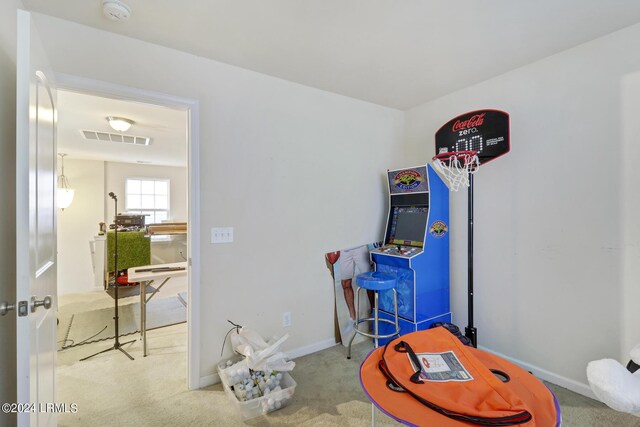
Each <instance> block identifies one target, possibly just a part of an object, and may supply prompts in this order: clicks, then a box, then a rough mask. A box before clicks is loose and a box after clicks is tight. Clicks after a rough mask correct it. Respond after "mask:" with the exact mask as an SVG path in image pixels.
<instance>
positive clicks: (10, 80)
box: [0, 0, 22, 425]
mask: <svg viewBox="0 0 640 427" xmlns="http://www.w3.org/2000/svg"><path fill="white" fill-rule="evenodd" d="M21 6H22V4H21V2H19V1H16V0H8V1H2V2H0V93H1V94H2V96H1V97H0V192H1V194H2V203H0V253H2V256H1V257H0V277H1V278H2V280H0V301H9V302H15V294H16V293H15V283H16V257H15V251H16V232H15V229H16V227H15V225H16V215H15V211H16V202H15V200H16V199H15V188H16V178H15V177H16V95H15V94H16V8H17V7H21ZM15 330H16V322H15V311H12V312H10V313H9V314H7V315H6V316H3V317H0V342H2V345H1V346H0V366H2V369H0V402H15V401H16V378H15V377H16V375H15V372H16V371H15V366H16V358H15V342H16V333H15ZM14 423H15V416H14V415H12V414H4V413H0V425H12V424H14Z"/></svg>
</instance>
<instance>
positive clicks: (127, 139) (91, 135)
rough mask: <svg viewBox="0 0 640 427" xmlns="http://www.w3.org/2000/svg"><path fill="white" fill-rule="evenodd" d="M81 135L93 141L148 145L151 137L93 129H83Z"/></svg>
mask: <svg viewBox="0 0 640 427" xmlns="http://www.w3.org/2000/svg"><path fill="white" fill-rule="evenodd" d="M80 132H82V136H84V139H91V140H94V141H110V142H121V143H123V144H131V145H149V144H151V138H147V137H146V136H135V135H124V134H121V133H109V132H98V131H95V130H86V129H83V130H81V131H80Z"/></svg>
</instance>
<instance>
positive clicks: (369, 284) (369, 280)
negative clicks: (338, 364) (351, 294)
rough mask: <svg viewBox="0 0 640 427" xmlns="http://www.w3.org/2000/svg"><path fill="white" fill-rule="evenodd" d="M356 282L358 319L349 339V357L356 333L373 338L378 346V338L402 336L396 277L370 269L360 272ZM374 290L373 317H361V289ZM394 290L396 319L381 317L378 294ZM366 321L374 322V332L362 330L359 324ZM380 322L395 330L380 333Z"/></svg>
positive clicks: (348, 356) (394, 313)
mask: <svg viewBox="0 0 640 427" xmlns="http://www.w3.org/2000/svg"><path fill="white" fill-rule="evenodd" d="M356 284H357V285H358V290H357V291H356V320H355V321H354V323H353V329H354V331H353V336H352V337H351V339H350V340H349V350H348V353H347V359H351V343H353V339H354V338H355V337H356V334H360V335H364V336H365V337H369V338H373V340H374V346H375V347H376V348H377V347H378V339H380V338H391V337H393V336H395V335H398V336H400V327H399V326H398V294H397V292H396V278H395V276H392V275H390V274H386V273H380V272H377V271H369V272H367V273H362V274H359V275H358V276H357V277H356ZM363 289H364V290H367V291H373V293H374V296H375V299H374V306H373V307H372V308H373V317H365V318H363V319H361V318H360V313H359V310H358V308H359V307H360V291H361V290H363ZM386 290H392V291H393V310H394V312H393V315H394V318H395V321H394V320H389V319H380V318H379V316H378V294H379V292H380V291H386ZM364 322H373V333H369V332H365V331H361V330H360V329H359V328H358V325H360V324H361V323H364ZM380 322H385V323H389V324H391V325H393V326H394V327H395V329H394V331H393V332H392V333H390V334H384V335H380V334H379V331H378V326H379V323H380Z"/></svg>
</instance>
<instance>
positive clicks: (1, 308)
mask: <svg viewBox="0 0 640 427" xmlns="http://www.w3.org/2000/svg"><path fill="white" fill-rule="evenodd" d="M15 308H16V305H15V304H9V303H8V302H6V301H2V302H0V316H4V315H5V314H7V313H8V312H10V311H11V310H13V309H15Z"/></svg>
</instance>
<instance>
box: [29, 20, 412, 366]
mask: <svg viewBox="0 0 640 427" xmlns="http://www.w3.org/2000/svg"><path fill="white" fill-rule="evenodd" d="M39 18H40V19H39V20H38V28H39V30H40V32H41V34H43V39H44V40H45V44H46V45H45V47H46V49H47V51H48V52H49V53H50V57H51V61H52V65H53V67H54V69H55V70H56V71H57V72H61V73H66V74H72V75H77V76H82V77H87V78H91V79H96V80H100V81H106V82H112V83H115V84H120V85H127V86H131V87H136V88H140V89H145V90H151V91H156V92H161V93H166V94H170V95H175V96H179V97H183V98H190V99H195V100H197V101H198V102H199V111H200V129H199V131H200V153H199V157H200V176H199V179H200V189H201V192H200V206H201V209H200V212H199V214H200V220H201V230H200V235H199V238H200V241H201V248H200V254H199V255H200V259H201V266H200V271H201V278H202V283H201V306H202V312H201V318H200V323H201V327H202V331H203V332H202V336H201V353H200V361H201V363H200V372H201V374H202V376H206V375H209V374H213V373H214V372H215V365H216V362H217V361H218V359H219V355H220V348H221V346H222V340H223V338H224V335H225V333H226V332H227V331H228V328H229V324H228V323H227V319H230V320H233V321H235V322H237V323H240V324H242V325H246V326H250V327H253V328H254V329H256V330H258V331H259V332H260V333H262V334H264V335H265V336H271V335H276V334H277V335H280V334H283V333H284V332H289V333H290V338H289V340H288V341H287V342H286V344H285V347H286V348H285V350H288V349H300V348H313V347H314V346H315V345H317V344H318V343H327V342H329V343H331V342H333V339H334V317H333V316H334V308H333V306H334V295H333V287H332V280H331V277H330V275H329V272H328V270H327V268H326V266H325V262H324V258H323V257H324V253H325V252H327V251H331V250H335V249H339V248H343V247H350V246H354V245H358V244H363V243H368V242H371V241H374V240H377V239H379V238H380V237H381V234H382V232H381V228H382V223H383V221H384V218H383V212H384V210H385V209H386V207H385V201H386V192H385V189H384V187H383V184H384V180H383V173H384V171H385V170H386V168H389V167H396V166H402V164H401V163H399V161H400V154H399V153H398V151H397V148H398V147H399V145H400V143H401V138H402V129H403V114H402V113H401V112H399V111H396V110H392V109H388V108H383V107H380V106H376V105H372V104H368V103H365V102H361V101H357V100H353V99H350V98H346V97H342V96H338V95H335V94H331V93H327V92H323V91H320V90H316V89H312V88H308V87H304V86H301V85H298V84H294V83H290V82H286V81H283V80H280V79H276V78H273V77H269V76H265V75H261V74H258V73H255V72H251V71H247V70H242V69H239V68H235V67H232V66H228V65H225V64H221V63H217V62H214V61H210V60H206V59H203V58H198V57H195V56H192V55H188V54H185V53H181V52H178V51H174V50H171V49H167V48H163V47H159V46H155V45H152V44H149V43H145V42H142V41H138V40H133V39H130V38H126V37H120V36H117V35H114V34H110V33H106V32H102V31H98V30H95V29H90V28H87V27H83V26H80V25H76V24H72V23H69V22H65V21H61V20H58V19H54V18H48V17H45V16H40V17H39ZM80 39H81V40H83V43H82V44H78V43H77V42H76V41H77V40H80ZM69 46H74V48H73V49H69ZM98 46H99V49H98V48H97V47H98ZM114 58H117V60H115V61H114ZM215 226H233V227H235V236H234V237H235V241H234V243H233V244H224V245H210V244H209V243H208V242H209V239H210V237H209V233H210V228H211V227H215ZM284 311H290V312H291V314H292V321H293V325H292V326H291V327H290V328H289V330H288V331H285V330H283V329H282V327H281V318H282V312H284ZM227 351H228V347H227Z"/></svg>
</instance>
